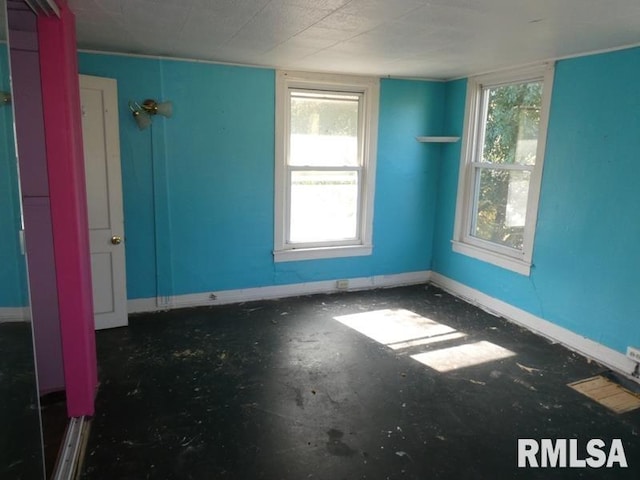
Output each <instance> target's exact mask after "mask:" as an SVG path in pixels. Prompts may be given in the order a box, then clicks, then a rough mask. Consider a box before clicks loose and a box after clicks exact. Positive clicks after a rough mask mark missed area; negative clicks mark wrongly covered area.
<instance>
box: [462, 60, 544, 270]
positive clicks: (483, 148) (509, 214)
mask: <svg viewBox="0 0 640 480" xmlns="http://www.w3.org/2000/svg"><path fill="white" fill-rule="evenodd" d="M552 76H553V68H552V67H546V66H545V67H537V68H532V69H528V70H526V71H520V72H511V73H507V74H495V75H489V76H484V77H478V78H472V79H470V80H469V86H468V91H467V130H466V132H465V141H464V145H465V149H464V150H463V152H462V155H463V156H462V160H461V174H460V183H459V194H458V206H457V211H456V232H455V235H454V245H453V248H454V250H455V251H457V252H459V253H465V254H468V255H471V256H474V257H476V258H480V259H482V260H486V261H491V262H493V263H496V264H499V265H501V266H505V267H506V268H511V269H513V270H516V271H519V272H521V273H528V271H529V266H530V261H531V256H532V252H533V239H534V233H535V222H536V216H537V204H538V197H539V189H540V178H541V172H542V163H543V159H544V144H545V137H546V124H547V118H548V105H549V102H550V92H549V90H550V89H551V85H552ZM483 251H487V252H490V253H491V254H490V255H485V254H484V253H483ZM500 257H501V258H502V259H501V258H500ZM510 258H511V259H514V260H515V261H516V263H517V262H521V263H520V264H514V262H513V260H510Z"/></svg>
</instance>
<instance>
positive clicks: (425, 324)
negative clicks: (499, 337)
mask: <svg viewBox="0 0 640 480" xmlns="http://www.w3.org/2000/svg"><path fill="white" fill-rule="evenodd" d="M335 319H336V320H337V321H339V322H340V323H342V324H344V325H346V326H347V327H349V328H352V329H354V330H356V331H357V332H360V333H361V334H363V335H366V336H367V337H369V338H371V339H373V340H375V341H376V342H379V343H381V344H383V345H386V346H387V347H389V348H391V349H392V350H402V349H406V348H412V347H420V346H426V345H433V344H435V343H439V342H447V341H450V340H457V339H461V338H465V337H466V336H467V334H466V333H463V332H459V331H457V330H456V329H454V328H452V327H449V326H448V325H444V324H442V323H439V322H436V321H434V320H431V319H430V318H427V317H423V316H422V315H418V314H417V313H415V312H412V311H410V310H405V309H402V308H400V309H384V310H375V311H372V312H363V313H354V314H351V315H341V316H338V317H335ZM515 355H516V354H515V353H514V352H512V351H511V350H507V349H506V348H503V347H500V346H498V345H495V344H493V343H491V342H487V341H479V342H473V343H465V344H463V345H457V346H453V347H447V348H440V349H436V350H429V351H426V352H422V353H419V354H416V355H411V358H413V359H414V360H416V361H418V362H420V363H422V364H424V365H426V366H428V367H430V368H433V369H434V370H437V371H438V372H449V371H452V370H457V369H459V368H465V367H471V366H474V365H480V364H483V363H487V362H491V361H494V360H500V359H503V358H509V357H513V356H515Z"/></svg>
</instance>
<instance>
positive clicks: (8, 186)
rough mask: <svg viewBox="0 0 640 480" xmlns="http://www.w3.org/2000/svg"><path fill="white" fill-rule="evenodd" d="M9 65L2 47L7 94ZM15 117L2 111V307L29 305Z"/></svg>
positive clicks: (1, 85)
mask: <svg viewBox="0 0 640 480" xmlns="http://www.w3.org/2000/svg"><path fill="white" fill-rule="evenodd" d="M9 90H10V86H9V65H8V61H7V48H6V44H4V43H2V44H0V91H3V92H7V91H9ZM16 166H17V163H16V156H15V143H14V140H13V115H12V113H11V107H10V106H4V107H1V108H0V307H21V306H24V305H25V304H26V302H27V288H26V274H25V268H24V256H23V255H22V253H21V251H20V243H19V239H18V230H20V228H21V227H20V226H21V220H20V201H19V199H20V196H19V195H20V192H19V190H18V177H17V168H16Z"/></svg>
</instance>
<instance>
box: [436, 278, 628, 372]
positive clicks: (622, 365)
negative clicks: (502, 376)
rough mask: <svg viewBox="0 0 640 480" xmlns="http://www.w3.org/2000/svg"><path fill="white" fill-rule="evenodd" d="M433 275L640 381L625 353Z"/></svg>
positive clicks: (439, 281)
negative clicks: (633, 375) (634, 374)
mask: <svg viewBox="0 0 640 480" xmlns="http://www.w3.org/2000/svg"><path fill="white" fill-rule="evenodd" d="M430 276H431V280H430V281H431V283H432V284H434V285H436V286H438V287H440V288H442V289H443V290H445V291H447V292H449V293H451V294H453V295H455V296H456V297H459V298H461V299H463V300H465V301H467V302H469V303H471V304H473V305H476V306H478V307H480V308H482V309H483V310H486V311H487V312H489V313H491V314H493V315H498V316H500V317H504V318H506V319H507V320H509V321H511V322H513V323H515V324H517V325H520V326H521V327H524V328H526V329H527V330H530V331H532V332H534V333H536V334H538V335H541V336H543V337H545V338H548V339H550V340H552V341H554V342H557V343H560V344H561V345H564V346H565V347H567V348H569V349H570V350H573V351H575V352H577V353H579V354H581V355H583V356H585V357H587V358H590V359H592V360H595V361H597V362H599V363H601V364H603V365H605V366H607V367H609V368H611V369H613V370H616V371H618V372H621V373H623V374H624V375H625V376H627V377H628V378H630V379H632V380H635V381H638V380H637V379H635V378H634V377H631V374H632V373H633V371H634V369H635V362H633V361H632V360H631V359H629V358H627V357H626V356H625V355H624V354H623V353H620V352H618V351H617V350H613V349H611V348H609V347H606V346H604V345H602V344H601V343H597V342H594V341H593V340H590V339H588V338H586V337H583V336H582V335H579V334H577V333H575V332H572V331H571V330H568V329H566V328H564V327H561V326H559V325H556V324H555V323H552V322H550V321H548V320H544V319H542V318H540V317H537V316H536V315H533V314H531V313H529V312H526V311H525V310H522V309H520V308H517V307H514V306H513V305H510V304H508V303H506V302H503V301H502V300H498V299H497V298H494V297H491V296H489V295H487V294H485V293H482V292H481V291H479V290H476V289H475V288H471V287H468V286H466V285H464V284H462V283H459V282H457V281H455V280H452V279H450V278H448V277H445V276H444V275H441V274H439V273H437V272H431V275H430Z"/></svg>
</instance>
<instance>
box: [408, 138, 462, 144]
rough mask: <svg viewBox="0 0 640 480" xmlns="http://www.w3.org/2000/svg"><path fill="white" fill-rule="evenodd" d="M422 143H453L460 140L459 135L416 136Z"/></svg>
mask: <svg viewBox="0 0 640 480" xmlns="http://www.w3.org/2000/svg"><path fill="white" fill-rule="evenodd" d="M416 140H418V141H419V142H422V143H453V142H457V141H458V140H460V137H416Z"/></svg>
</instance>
